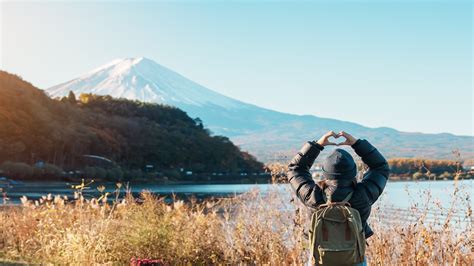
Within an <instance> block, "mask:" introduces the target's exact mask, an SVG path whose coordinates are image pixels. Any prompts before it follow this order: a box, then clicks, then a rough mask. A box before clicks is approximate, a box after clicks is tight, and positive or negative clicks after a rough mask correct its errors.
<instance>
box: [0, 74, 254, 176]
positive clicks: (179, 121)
mask: <svg viewBox="0 0 474 266" xmlns="http://www.w3.org/2000/svg"><path fill="white" fill-rule="evenodd" d="M71 98H73V97H71ZM71 98H69V99H67V100H62V101H55V100H52V99H50V98H49V97H47V96H46V95H45V93H44V92H43V91H42V90H39V89H37V88H35V87H34V86H32V85H31V84H30V83H28V82H26V81H23V80H22V79H20V78H19V77H17V76H15V75H12V74H9V73H7V72H4V71H0V121H1V123H0V151H1V152H0V164H1V163H2V162H4V161H7V160H11V161H18V162H26V163H30V164H31V163H35V162H37V161H45V162H48V163H53V164H55V165H58V166H60V167H64V168H72V169H77V168H75V167H76V166H80V165H78V161H79V159H80V158H79V157H81V156H83V155H100V156H104V157H107V158H109V159H111V160H113V161H115V162H117V163H118V164H119V165H120V166H122V167H123V168H124V169H126V170H137V169H144V167H145V165H153V166H154V167H156V169H158V170H159V171H167V170H176V169H180V168H184V169H187V170H192V171H194V172H197V173H200V172H213V171H221V172H233V173H235V172H239V171H248V172H254V171H260V170H261V169H262V168H263V165H262V164H261V163H260V162H258V161H256V160H255V158H253V157H252V156H250V155H249V154H248V153H246V152H241V151H240V150H239V149H238V147H236V146H235V145H234V144H232V143H231V142H230V141H229V140H228V139H227V138H225V137H221V136H210V135H209V134H208V132H206V130H205V129H204V128H203V127H202V125H201V124H200V123H196V121H194V120H193V119H192V118H190V117H189V116H188V115H187V114H186V113H185V112H183V111H182V110H179V109H177V108H175V107H169V106H162V105H159V104H151V103H141V102H137V101H131V100H126V99H113V98H111V97H108V96H97V95H88V94H84V95H81V97H80V98H81V99H80V101H76V100H75V99H71ZM88 178H91V177H90V176H89V177H88Z"/></svg>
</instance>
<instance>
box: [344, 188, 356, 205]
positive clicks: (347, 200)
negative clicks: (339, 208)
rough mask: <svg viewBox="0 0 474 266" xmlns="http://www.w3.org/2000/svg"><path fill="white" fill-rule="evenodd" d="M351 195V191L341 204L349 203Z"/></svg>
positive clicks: (352, 192)
mask: <svg viewBox="0 0 474 266" xmlns="http://www.w3.org/2000/svg"><path fill="white" fill-rule="evenodd" d="M352 194H354V191H351V192H350V193H349V194H348V195H347V196H346V197H345V198H344V199H343V200H342V201H341V202H344V203H345V202H349V200H351V198H352Z"/></svg>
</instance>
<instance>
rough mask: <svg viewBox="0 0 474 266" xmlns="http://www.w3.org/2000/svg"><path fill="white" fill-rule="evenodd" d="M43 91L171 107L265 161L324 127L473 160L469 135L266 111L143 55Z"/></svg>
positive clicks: (401, 149) (406, 149)
mask: <svg viewBox="0 0 474 266" xmlns="http://www.w3.org/2000/svg"><path fill="white" fill-rule="evenodd" d="M46 91H47V93H48V94H49V95H50V96H52V97H61V96H66V95H67V94H68V93H69V91H73V92H74V93H75V94H76V95H79V94H81V93H94V94H98V95H110V96H112V97H116V98H127V99H133V100H139V101H144V102H156V103H161V104H167V105H172V106H176V107H178V108H180V109H183V110H184V111H186V112H187V113H188V114H189V115H190V116H191V117H199V118H201V119H202V120H203V122H204V124H205V126H206V127H208V128H209V129H210V130H211V131H212V132H213V133H215V134H219V135H225V136H228V137H230V138H231V140H232V141H233V142H234V143H236V144H238V145H240V146H241V147H242V148H243V149H245V150H248V151H250V152H251V153H252V154H254V155H256V156H257V157H258V158H259V159H262V160H265V161H269V160H280V161H286V160H288V159H289V157H290V156H291V155H292V154H293V153H294V152H295V151H296V150H297V149H298V148H299V147H300V146H301V145H302V143H304V141H306V140H311V139H314V138H316V137H317V136H319V135H321V134H322V133H324V132H326V131H327V130H336V131H338V130H346V131H349V132H352V133H353V134H354V135H355V136H358V137H361V138H367V139H370V140H371V142H372V143H374V144H375V145H377V147H378V148H379V149H380V150H382V151H383V152H384V154H386V155H388V156H389V157H426V158H436V159H454V157H453V153H452V151H453V150H460V152H461V156H462V157H463V158H474V137H472V136H456V135H453V134H448V133H443V134H422V133H407V132H400V131H397V130H395V129H392V128H387V127H380V128H369V127H365V126H362V125H359V124H356V123H351V122H346V121H341V120H335V119H329V118H321V117H317V116H312V115H292V114H287V113H281V112H277V111H273V110H268V109H265V108H261V107H258V106H255V105H251V104H247V103H244V102H241V101H239V100H235V99H232V98H230V97H227V96H224V95H222V94H219V93H217V92H215V91H212V90H210V89H208V88H205V87H204V86H201V85H199V84H198V83H196V82H193V81H191V80H189V79H187V78H185V77H183V76H182V75H180V74H178V73H176V72H174V71H172V70H171V69H168V68H166V67H164V66H162V65H160V64H158V63H156V62H155V61H153V60H151V59H148V58H145V57H140V58H125V59H117V60H114V61H112V62H110V63H107V64H105V65H103V66H101V67H99V68H96V69H94V70H92V71H90V72H88V73H86V74H84V75H82V76H80V77H78V78H76V79H73V80H71V81H68V82H65V83H62V84H59V85H56V86H54V87H51V88H49V89H47V90H46Z"/></svg>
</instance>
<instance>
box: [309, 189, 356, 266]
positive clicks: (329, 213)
mask: <svg viewBox="0 0 474 266" xmlns="http://www.w3.org/2000/svg"><path fill="white" fill-rule="evenodd" d="M351 197H352V192H351V193H349V195H348V196H347V197H346V198H345V199H344V200H343V201H341V202H331V200H330V199H328V200H327V202H326V203H325V204H321V205H319V206H318V209H317V210H316V211H315V212H314V213H313V215H312V217H311V228H310V230H309V236H310V251H311V260H312V261H311V264H312V265H354V264H357V263H362V262H363V261H364V254H365V234H364V230H363V228H362V220H361V219H360V214H359V211H357V210H356V209H354V208H351V205H350V204H349V202H348V201H349V200H350V199H351Z"/></svg>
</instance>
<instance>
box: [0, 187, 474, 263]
mask: <svg viewBox="0 0 474 266" xmlns="http://www.w3.org/2000/svg"><path fill="white" fill-rule="evenodd" d="M80 190H81V187H80V186H79V187H78V191H77V193H76V196H75V198H74V199H71V200H69V199H66V198H64V197H60V196H54V197H53V196H51V195H48V196H45V197H43V198H42V199H40V200H39V201H36V202H34V201H31V200H28V199H26V198H23V199H22V201H23V204H22V206H21V207H3V208H2V209H1V211H0V261H2V260H3V261H14V262H26V263H54V264H98V263H129V262H130V260H131V259H132V258H148V259H162V260H163V261H164V262H165V263H167V264H176V263H199V264H218V263H223V262H226V263H230V264H238V263H243V264H273V265H280V264H297V265H300V264H303V263H305V262H306V259H307V257H308V252H307V234H306V232H307V231H306V230H307V228H306V226H307V225H308V219H309V214H308V210H307V209H306V208H305V207H304V206H302V205H301V204H300V203H299V202H298V200H296V199H294V198H291V197H292V196H291V195H292V193H291V192H290V191H288V190H289V188H287V187H285V188H283V189H282V187H281V186H280V187H278V186H274V187H273V188H271V189H270V190H269V191H265V192H261V191H258V190H254V191H251V192H249V193H246V194H243V195H238V196H235V197H232V198H227V199H213V200H206V201H204V202H197V201H191V202H187V203H185V202H183V201H179V200H175V201H174V202H173V203H166V202H165V200H164V198H163V197H159V196H156V195H153V194H151V193H149V192H146V191H145V192H143V193H142V194H141V196H140V197H139V198H134V197H133V196H132V195H131V194H130V193H127V192H124V191H125V189H124V188H122V187H121V186H120V185H119V186H118V187H117V190H116V192H115V194H103V195H102V196H101V197H100V198H98V199H95V198H92V199H86V198H84V197H83V196H82V194H81V191H80ZM99 191H104V189H103V187H99ZM470 193H471V188H470V187H467V188H466V187H462V186H460V185H456V187H455V189H454V192H453V194H452V195H451V196H452V200H453V204H452V205H451V206H450V207H448V208H445V207H443V206H441V205H440V204H439V203H437V202H434V201H433V199H432V197H431V195H430V194H429V191H427V192H426V194H424V195H421V196H420V200H416V201H415V202H418V203H416V204H414V205H413V207H412V208H411V209H409V210H397V209H395V208H392V207H389V206H384V205H383V204H379V205H377V206H375V207H374V209H373V213H372V217H371V220H370V224H371V226H372V227H373V228H374V230H375V232H376V234H375V235H374V236H373V237H371V238H370V239H369V241H368V242H369V245H370V246H369V247H368V249H367V252H368V254H367V255H368V258H369V263H370V264H381V265H446V264H450V265H472V264H473V262H474V260H473V257H472V250H471V249H472V237H473V230H472V224H471V223H472V209H471V200H470ZM111 197H113V200H112V201H110V200H109V198H111ZM421 199H423V200H421ZM461 205H462V206H464V207H463V208H460V207H461ZM461 209H462V210H464V213H460V211H459V210H461ZM433 211H436V212H439V214H440V215H435V216H433V215H431V212H433ZM441 214H442V215H441Z"/></svg>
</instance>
